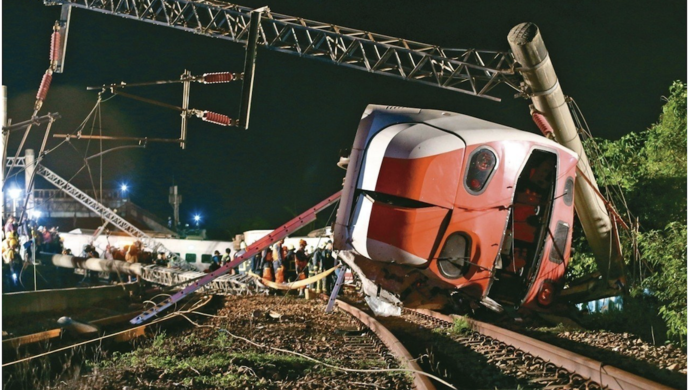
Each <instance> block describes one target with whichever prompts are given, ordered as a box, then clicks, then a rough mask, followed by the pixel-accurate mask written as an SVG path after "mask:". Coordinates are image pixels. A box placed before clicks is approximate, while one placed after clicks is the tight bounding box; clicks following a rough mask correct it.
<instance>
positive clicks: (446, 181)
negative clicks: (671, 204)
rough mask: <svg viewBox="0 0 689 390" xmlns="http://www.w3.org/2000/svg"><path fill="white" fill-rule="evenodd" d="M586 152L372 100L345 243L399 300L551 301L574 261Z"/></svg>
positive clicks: (345, 218)
mask: <svg viewBox="0 0 689 390" xmlns="http://www.w3.org/2000/svg"><path fill="white" fill-rule="evenodd" d="M577 160H578V159H577V155H576V154H575V153H574V152H572V151H571V150H569V149H567V148H565V147H563V146H561V145H559V144H557V143H555V142H553V141H550V140H548V139H547V138H545V137H542V136H539V135H535V134H531V133H527V132H524V131H520V130H516V129H513V128H509V127H506V126H502V125H499V124H495V123H491V122H488V121H484V120H481V119H477V118H473V117H470V116H466V115H461V114H456V113H451V112H444V111H436V110H421V109H411V108H401V107H384V106H374V105H371V106H369V107H368V108H367V110H366V111H365V113H364V115H363V117H362V119H361V122H360V124H359V128H358V130H357V134H356V138H355V141H354V145H353V147H352V151H351V154H350V156H349V162H348V164H347V174H346V178H345V183H344V190H343V192H342V199H341V203H340V208H339V210H338V214H337V221H336V225H335V229H334V235H335V247H336V248H337V249H340V250H343V251H344V252H343V253H349V256H346V255H345V256H341V257H342V258H343V259H344V260H345V261H346V262H347V263H349V265H350V266H351V267H352V268H353V269H355V270H356V271H357V272H358V273H359V274H360V275H359V276H360V277H361V278H362V279H364V281H365V283H369V284H370V283H373V284H372V286H374V288H375V289H377V291H376V292H375V294H376V295H378V296H379V297H383V298H384V299H386V300H388V301H392V303H395V304H399V303H401V304H403V305H404V306H406V307H426V308H440V307H443V306H446V305H449V304H452V303H457V302H460V301H463V302H467V301H470V302H481V303H483V304H484V305H486V306H488V307H489V308H491V309H494V310H502V309H503V308H507V307H510V308H528V309H532V310H539V309H543V308H547V307H548V306H549V305H550V304H551V303H552V302H553V300H554V298H555V295H556V294H557V292H558V290H559V289H560V288H561V287H562V283H563V278H564V274H565V270H566V267H567V263H568V261H569V252H570V245H571V235H572V222H573V218H574V178H575V172H576V164H577ZM381 289H384V290H387V292H389V293H386V294H383V295H381V291H382V290H381ZM368 293H369V294H370V293H371V291H370V290H369V291H368Z"/></svg>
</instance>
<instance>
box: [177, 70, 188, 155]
mask: <svg viewBox="0 0 689 390" xmlns="http://www.w3.org/2000/svg"><path fill="white" fill-rule="evenodd" d="M190 76H191V72H190V71H188V70H185V71H184V73H183V74H182V80H185V81H184V87H183V91H182V114H181V115H182V133H181V134H180V136H179V139H180V140H181V142H180V143H179V147H180V148H182V149H184V148H185V147H186V141H187V120H188V119H189V117H188V116H187V110H188V109H189V92H190V91H191V81H190Z"/></svg>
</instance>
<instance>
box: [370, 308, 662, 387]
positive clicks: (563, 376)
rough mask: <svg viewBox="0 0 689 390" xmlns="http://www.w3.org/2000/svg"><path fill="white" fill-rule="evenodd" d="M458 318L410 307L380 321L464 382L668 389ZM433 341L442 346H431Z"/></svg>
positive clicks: (432, 366)
mask: <svg viewBox="0 0 689 390" xmlns="http://www.w3.org/2000/svg"><path fill="white" fill-rule="evenodd" d="M455 318H457V317H451V316H447V315H443V314H440V313H437V312H433V311H430V310H410V309H406V310H405V311H404V312H403V316H402V317H399V318H387V319H382V320H381V322H382V323H383V324H384V325H385V326H387V327H389V328H390V329H391V331H392V332H393V333H394V334H396V335H398V336H399V338H401V339H404V340H408V341H410V343H409V344H410V349H413V350H415V352H416V353H417V354H418V355H419V356H423V359H422V362H423V364H422V365H423V367H424V368H425V369H427V370H429V371H431V372H434V373H436V374H437V375H441V376H444V377H446V379H447V380H448V381H450V382H452V383H453V384H455V385H457V386H461V387H471V388H475V387H479V388H481V387H489V388H517V387H521V388H540V389H625V390H627V389H670V387H667V386H664V385H661V384H659V383H656V382H653V381H651V380H648V379H645V378H641V377H639V376H637V375H634V374H631V373H629V372H626V371H623V370H621V369H619V368H616V367H613V366H610V365H606V364H604V363H602V362H599V361H596V360H593V359H589V358H586V357H584V356H581V355H578V354H575V353H572V352H569V351H566V350H564V349H562V348H558V347H555V346H552V345H550V344H547V343H544V342H541V341H538V340H535V339H532V338H529V337H526V336H524V335H521V334H518V333H515V332H511V331H508V330H505V329H502V328H499V327H497V326H493V325H490V324H486V323H482V322H479V321H474V320H469V319H463V318H462V319H461V320H457V321H455ZM458 328H459V329H458ZM414 344H417V345H416V346H414ZM419 344H420V345H419ZM433 344H435V345H436V347H437V346H438V344H442V345H441V346H440V347H439V348H435V349H434V350H431V349H428V347H429V346H430V345H433ZM424 346H425V347H426V349H424ZM477 372H480V374H479V375H477ZM439 387H441V386H439Z"/></svg>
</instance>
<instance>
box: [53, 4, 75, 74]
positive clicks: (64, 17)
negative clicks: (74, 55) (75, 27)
mask: <svg viewBox="0 0 689 390" xmlns="http://www.w3.org/2000/svg"><path fill="white" fill-rule="evenodd" d="M71 16H72V6H71V5H67V4H63V5H62V10H61V11H60V21H59V25H60V30H62V42H61V43H62V47H61V49H60V53H61V54H60V58H59V59H58V64H57V66H56V67H55V73H62V72H64V71H65V57H66V56H67V36H68V34H69V20H70V19H71Z"/></svg>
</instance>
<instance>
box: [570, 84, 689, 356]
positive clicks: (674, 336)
mask: <svg viewBox="0 0 689 390" xmlns="http://www.w3.org/2000/svg"><path fill="white" fill-rule="evenodd" d="M665 100H666V103H665V104H664V105H663V109H662V114H661V115H660V118H659V120H658V122H657V123H655V124H653V125H652V126H651V127H650V128H649V129H647V130H645V131H642V132H637V133H631V134H628V135H625V136H624V137H622V138H620V139H619V140H617V141H609V140H596V141H595V142H593V141H589V142H586V143H585V145H584V146H585V148H586V150H587V153H589V155H590V156H592V157H594V158H592V159H591V160H592V161H594V162H601V161H606V162H607V164H598V165H594V166H593V167H592V168H593V169H594V172H595V174H596V178H597V181H598V184H599V186H600V187H601V188H602V189H606V188H607V189H612V187H615V188H617V189H619V190H621V193H622V194H623V195H624V198H625V199H626V203H625V204H621V203H620V204H617V206H618V210H625V209H627V208H628V210H629V211H630V213H631V214H633V215H635V216H637V217H638V218H639V222H640V224H639V225H640V229H639V231H640V232H639V233H626V234H625V235H624V236H623V237H622V244H623V248H625V251H624V252H625V256H626V261H627V264H628V266H629V267H630V268H629V269H630V270H631V271H632V272H629V273H630V274H631V275H628V276H629V279H628V280H629V285H630V292H631V293H632V295H633V296H641V295H643V294H646V293H650V294H652V296H653V297H654V298H655V299H656V300H657V304H658V312H659V314H660V316H661V317H662V319H663V320H664V321H665V325H666V326H667V336H668V337H669V338H670V339H671V340H672V341H673V342H675V343H677V344H680V345H682V346H684V345H686V343H687V253H686V249H687V221H686V216H687V85H686V84H685V83H683V82H680V81H676V82H674V83H673V84H672V86H671V87H670V96H669V97H667V98H665ZM633 242H637V243H638V249H639V254H640V256H639V262H638V263H634V262H633V256H632V255H633V252H634V251H633V250H631V247H632V243H633ZM591 260H592V255H591V254H590V252H587V250H586V245H585V243H582V242H577V241H575V242H574V245H573V256H572V260H571V262H570V264H571V267H570V270H569V271H568V278H570V280H571V279H572V278H575V277H578V276H582V275H584V274H586V273H588V272H590V271H591V269H592V262H591ZM648 314H649V315H655V313H648Z"/></svg>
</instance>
